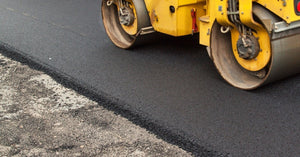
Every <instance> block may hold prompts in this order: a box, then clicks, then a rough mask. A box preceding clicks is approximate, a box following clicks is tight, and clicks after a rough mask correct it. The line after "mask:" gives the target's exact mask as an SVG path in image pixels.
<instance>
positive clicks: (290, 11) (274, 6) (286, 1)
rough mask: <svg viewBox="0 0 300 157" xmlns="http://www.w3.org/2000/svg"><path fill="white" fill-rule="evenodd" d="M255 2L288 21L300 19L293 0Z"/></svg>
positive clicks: (261, 0) (262, 0)
mask: <svg viewBox="0 0 300 157" xmlns="http://www.w3.org/2000/svg"><path fill="white" fill-rule="evenodd" d="M254 2H257V3H259V4H261V5H262V6H264V7H266V8H268V9H269V10H270V11H272V12H273V13H275V14H276V15H278V16H279V17H281V18H282V19H284V20H285V21H286V22H287V23H291V22H295V21H297V20H300V17H299V16H297V15H296V14H295V11H294V1H293V0H280V1H278V0H254Z"/></svg>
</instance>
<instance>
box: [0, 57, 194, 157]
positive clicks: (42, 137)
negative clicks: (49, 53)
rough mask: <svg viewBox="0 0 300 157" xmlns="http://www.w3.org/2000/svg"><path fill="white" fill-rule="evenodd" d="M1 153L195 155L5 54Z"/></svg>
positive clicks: (0, 66)
mask: <svg viewBox="0 0 300 157" xmlns="http://www.w3.org/2000/svg"><path fill="white" fill-rule="evenodd" d="M0 156H118V157H119V156H172V157H173V156H191V153H189V152H186V151H184V150H182V149H180V148H179V147H178V146H175V145H172V144H169V143H167V142H165V141H163V140H162V139H159V138H157V137H156V136H155V135H153V134H151V133H149V132H148V131H147V130H146V129H144V128H141V127H139V126H137V125H135V124H133V123H131V122H130V121H128V120H127V119H125V118H123V117H121V116H119V115H116V114H114V113H113V112H112V111H108V110H106V109H104V108H103V107H102V106H101V105H99V104H98V103H96V102H94V101H92V100H89V99H88V98H86V97H84V96H82V95H80V94H78V93H76V92H75V91H73V90H72V89H68V88H65V87H64V86H62V85H60V84H58V83H57V82H56V81H54V80H53V79H52V78H51V77H49V76H48V75H46V74H45V73H43V72H41V71H37V70H33V69H30V68H29V67H28V66H27V65H23V64H21V63H19V62H16V61H13V60H11V59H9V58H7V57H4V56H3V55H1V54H0Z"/></svg>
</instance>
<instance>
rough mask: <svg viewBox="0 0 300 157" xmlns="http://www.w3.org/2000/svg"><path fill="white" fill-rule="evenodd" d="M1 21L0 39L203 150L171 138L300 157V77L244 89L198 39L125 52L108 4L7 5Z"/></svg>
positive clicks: (243, 152)
mask: <svg viewBox="0 0 300 157" xmlns="http://www.w3.org/2000/svg"><path fill="white" fill-rule="evenodd" d="M0 15H1V16H0V41H2V42H3V43H6V44H9V45H10V46H13V47H14V48H16V49H17V50H19V51H18V52H19V53H22V55H25V56H26V57H29V58H31V59H33V60H35V61H36V62H39V63H42V64H43V65H46V66H49V67H50V68H51V69H52V70H55V71H56V72H58V73H60V74H64V75H66V76H69V77H71V78H72V79H74V80H75V81H78V82H80V84H81V85H82V86H85V87H89V88H90V89H93V90H94V91H97V92H98V94H99V95H104V96H105V97H109V98H112V99H113V100H114V101H115V102H117V103H118V104H119V105H120V107H121V108H122V109H124V110H125V109H128V110H130V111H131V112H132V113H137V114H138V115H139V116H141V117H144V118H146V119H147V122H153V123H154V124H157V126H163V128H164V129H166V130H168V131H167V132H159V131H157V132H156V133H157V134H158V135H160V136H162V137H163V136H164V135H169V134H172V135H173V134H177V135H183V137H184V138H187V139H189V140H190V141H192V143H193V144H192V145H190V144H185V143H182V140H181V139H182V137H181V136H178V139H177V137H175V138H174V136H171V137H170V138H172V139H169V137H166V139H167V140H169V141H173V142H174V141H175V143H176V141H177V144H178V145H180V146H182V147H184V148H185V149H187V150H189V151H192V152H193V153H194V154H196V155H197V154H198V155H199V154H201V153H203V152H204V151H206V152H208V151H209V152H210V153H208V154H211V155H218V154H228V153H229V154H230V155H232V156H292V157H294V156H300V149H299V148H300V121H299V119H300V108H299V104H300V103H299V102H300V76H299V75H298V76H294V77H291V78H288V79H285V80H283V81H280V82H276V83H274V84H270V85H267V86H265V87H263V88H260V89H258V90H255V91H250V92H249V91H241V90H238V89H235V88H233V87H231V86H229V85H228V84H227V83H225V82H224V81H223V80H222V79H221V78H220V76H219V75H218V74H217V71H216V70H215V68H214V67H213V64H212V63H211V61H210V60H209V58H208V56H207V54H206V52H205V48H204V47H202V46H199V45H198V41H197V40H194V39H195V38H192V37H184V38H171V37H168V36H164V35H151V36H148V38H147V39H146V41H144V42H143V43H141V44H140V45H138V46H137V47H136V48H134V49H132V50H120V49H118V48H116V47H114V46H113V45H112V44H111V42H110V41H109V39H108V38H107V36H106V35H105V33H104V29H103V26H102V24H101V22H100V16H99V15H100V0H72V1H69V0H51V1H41V0H0ZM145 127H147V126H146V125H145ZM149 129H150V130H151V129H152V131H154V132H155V129H154V128H151V127H149Z"/></svg>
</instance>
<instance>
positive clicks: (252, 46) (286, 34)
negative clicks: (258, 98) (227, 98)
mask: <svg viewBox="0 0 300 157" xmlns="http://www.w3.org/2000/svg"><path fill="white" fill-rule="evenodd" d="M101 12H102V20H103V24H104V27H105V30H106V32H107V34H108V36H109V38H110V39H111V41H112V42H113V43H114V44H115V45H116V46H118V47H120V48H123V49H128V48H130V47H131V46H132V45H133V44H134V43H135V41H136V39H138V37H139V36H141V35H145V34H149V33H152V32H160V33H164V34H168V35H171V36H174V37H178V36H186V35H191V34H195V33H199V43H200V44H201V45H204V46H207V51H208V54H209V56H210V58H211V59H212V61H213V62H214V64H215V66H216V68H217V70H218V71H219V73H220V74H221V76H222V77H223V78H224V79H225V80H226V81H227V82H228V83H230V84H231V85H233V86H234V87H237V88H241V89H245V90H251V89H255V88H257V87H259V86H261V85H263V84H266V83H269V82H271V81H275V80H278V79H281V78H283V77H287V76H289V75H292V74H296V73H299V72H300V51H299V49H300V0H102V8H101Z"/></svg>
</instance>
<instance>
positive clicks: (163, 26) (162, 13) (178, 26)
mask: <svg viewBox="0 0 300 157" xmlns="http://www.w3.org/2000/svg"><path fill="white" fill-rule="evenodd" d="M145 4H146V7H147V10H148V13H149V17H150V21H151V24H152V26H153V28H154V29H155V30H156V31H158V32H161V33H165V34H169V35H172V36H184V35H189V34H192V33H193V32H192V23H193V19H192V15H191V10H192V9H195V11H196V18H199V17H200V16H202V15H203V14H205V11H204V8H203V6H204V5H205V0H145ZM172 9H174V10H172ZM197 21H198V20H197Z"/></svg>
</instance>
